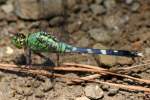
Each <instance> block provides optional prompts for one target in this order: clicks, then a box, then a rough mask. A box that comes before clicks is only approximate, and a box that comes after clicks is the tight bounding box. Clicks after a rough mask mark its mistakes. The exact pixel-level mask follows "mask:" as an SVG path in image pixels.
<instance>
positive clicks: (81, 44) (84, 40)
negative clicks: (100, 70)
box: [77, 36, 91, 47]
mask: <svg viewBox="0 0 150 100" xmlns="http://www.w3.org/2000/svg"><path fill="white" fill-rule="evenodd" d="M90 43H91V41H90V39H89V37H87V36H84V37H82V38H81V39H80V40H78V43H77V46H79V47H88V46H89V45H90Z"/></svg>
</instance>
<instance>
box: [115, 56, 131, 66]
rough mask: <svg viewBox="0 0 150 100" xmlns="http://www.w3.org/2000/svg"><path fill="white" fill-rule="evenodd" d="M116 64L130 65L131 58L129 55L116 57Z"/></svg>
mask: <svg viewBox="0 0 150 100" xmlns="http://www.w3.org/2000/svg"><path fill="white" fill-rule="evenodd" d="M116 63H117V64H120V65H131V64H133V63H134V61H133V59H132V58H129V57H117V62H116Z"/></svg>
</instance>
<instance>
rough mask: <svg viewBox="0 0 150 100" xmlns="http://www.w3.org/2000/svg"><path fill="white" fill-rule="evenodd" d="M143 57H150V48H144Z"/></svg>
mask: <svg viewBox="0 0 150 100" xmlns="http://www.w3.org/2000/svg"><path fill="white" fill-rule="evenodd" d="M144 51H145V55H147V56H150V48H145V50H144Z"/></svg>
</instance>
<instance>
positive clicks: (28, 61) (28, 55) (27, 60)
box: [25, 48, 32, 68]
mask: <svg viewBox="0 0 150 100" xmlns="http://www.w3.org/2000/svg"><path fill="white" fill-rule="evenodd" d="M25 51H26V67H29V68H30V67H31V64H32V59H31V50H30V49H29V48H27V49H26V50H25Z"/></svg>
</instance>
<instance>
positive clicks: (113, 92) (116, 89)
mask: <svg viewBox="0 0 150 100" xmlns="http://www.w3.org/2000/svg"><path fill="white" fill-rule="evenodd" d="M118 92H119V89H118V88H110V89H109V91H108V95H109V96H114V95H116V94H117V93H118Z"/></svg>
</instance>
